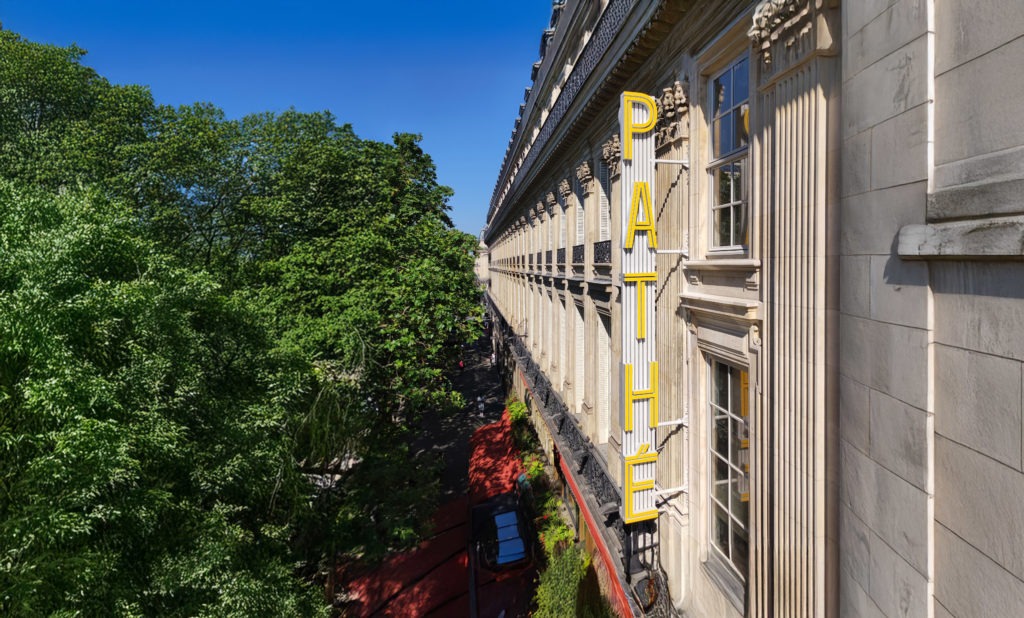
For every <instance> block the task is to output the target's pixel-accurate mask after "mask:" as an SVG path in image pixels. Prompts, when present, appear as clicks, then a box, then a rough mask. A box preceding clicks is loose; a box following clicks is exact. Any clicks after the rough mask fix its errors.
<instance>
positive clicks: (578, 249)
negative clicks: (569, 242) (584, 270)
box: [572, 245, 586, 264]
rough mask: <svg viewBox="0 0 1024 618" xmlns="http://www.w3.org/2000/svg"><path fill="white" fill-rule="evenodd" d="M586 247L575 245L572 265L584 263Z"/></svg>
mask: <svg viewBox="0 0 1024 618" xmlns="http://www.w3.org/2000/svg"><path fill="white" fill-rule="evenodd" d="M585 246H586V245H573V248H572V263H573V264H582V263H583V249H584V247H585Z"/></svg>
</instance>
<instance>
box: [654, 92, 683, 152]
mask: <svg viewBox="0 0 1024 618" xmlns="http://www.w3.org/2000/svg"><path fill="white" fill-rule="evenodd" d="M688 85H689V84H687V85H686V86H684V85H683V84H682V83H680V82H679V81H676V82H675V83H674V84H672V85H671V86H667V87H665V88H663V89H662V91H661V96H660V97H658V98H656V99H655V102H656V103H657V105H658V124H657V126H656V127H655V131H656V133H655V138H654V145H655V147H656V148H661V147H662V146H664V145H665V144H668V143H671V142H672V141H674V140H676V139H677V138H680V137H682V136H683V135H685V134H686V131H685V127H684V126H682V122H683V120H684V118H685V117H686V113H687V108H688V106H689V98H688V97H687V90H688V87H687V86H688Z"/></svg>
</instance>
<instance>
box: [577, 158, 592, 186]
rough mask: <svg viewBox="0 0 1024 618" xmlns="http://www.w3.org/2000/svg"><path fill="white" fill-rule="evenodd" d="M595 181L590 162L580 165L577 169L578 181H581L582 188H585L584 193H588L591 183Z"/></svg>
mask: <svg viewBox="0 0 1024 618" xmlns="http://www.w3.org/2000/svg"><path fill="white" fill-rule="evenodd" d="M593 179H594V172H593V171H592V170H591V169H590V161H584V162H582V163H580V164H579V167H577V168H576V180H578V181H579V183H580V186H581V187H583V190H584V191H587V190H588V189H587V188H588V187H589V186H590V181H591V180H593Z"/></svg>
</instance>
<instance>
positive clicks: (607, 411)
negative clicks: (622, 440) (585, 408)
mask: <svg viewBox="0 0 1024 618" xmlns="http://www.w3.org/2000/svg"><path fill="white" fill-rule="evenodd" d="M611 333H612V324H611V319H610V318H609V317H608V316H605V315H601V316H600V321H599V323H598V325H597V441H598V443H600V444H604V443H605V442H607V441H608V437H609V435H610V434H611V418H612V404H611V401H610V400H611V395H612V393H611V375H612V374H611V356H612V352H611V350H612V336H611Z"/></svg>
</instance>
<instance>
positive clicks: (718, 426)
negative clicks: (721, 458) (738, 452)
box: [712, 417, 729, 455]
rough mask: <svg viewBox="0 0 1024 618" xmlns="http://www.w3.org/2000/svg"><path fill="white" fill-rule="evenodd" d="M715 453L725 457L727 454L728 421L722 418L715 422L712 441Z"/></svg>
mask: <svg viewBox="0 0 1024 618" xmlns="http://www.w3.org/2000/svg"><path fill="white" fill-rule="evenodd" d="M712 444H714V449H715V452H716V453H719V454H721V455H725V454H727V453H728V452H729V419H728V417H722V418H719V419H718V420H716V421H715V439H714V440H713V441H712Z"/></svg>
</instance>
